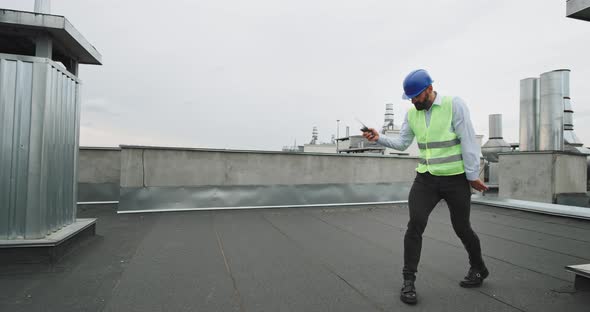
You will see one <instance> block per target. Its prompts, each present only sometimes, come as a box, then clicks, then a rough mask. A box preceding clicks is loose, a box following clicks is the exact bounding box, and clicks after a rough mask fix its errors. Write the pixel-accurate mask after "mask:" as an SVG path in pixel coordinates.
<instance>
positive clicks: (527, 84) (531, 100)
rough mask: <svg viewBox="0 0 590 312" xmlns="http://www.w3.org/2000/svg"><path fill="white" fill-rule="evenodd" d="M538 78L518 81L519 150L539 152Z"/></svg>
mask: <svg viewBox="0 0 590 312" xmlns="http://www.w3.org/2000/svg"><path fill="white" fill-rule="evenodd" d="M539 97H540V93H539V78H526V79H522V80H521V81H520V128H519V142H520V144H519V150H520V151H523V152H527V151H529V152H533V151H537V150H539V126H538V125H539V115H540V112H539V101H540V100H539Z"/></svg>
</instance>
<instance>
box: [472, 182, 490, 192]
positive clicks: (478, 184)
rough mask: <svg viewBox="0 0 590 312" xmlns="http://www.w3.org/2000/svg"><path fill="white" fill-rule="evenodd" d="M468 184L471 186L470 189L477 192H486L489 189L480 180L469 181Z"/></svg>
mask: <svg viewBox="0 0 590 312" xmlns="http://www.w3.org/2000/svg"><path fill="white" fill-rule="evenodd" d="M469 184H471V187H472V188H474V189H475V190H477V191H479V192H483V191H487V190H489V189H490V188H489V187H488V186H487V185H485V184H484V183H483V182H482V181H481V180H480V179H477V180H473V181H469Z"/></svg>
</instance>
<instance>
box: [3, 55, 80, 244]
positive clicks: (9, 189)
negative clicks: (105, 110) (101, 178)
mask: <svg viewBox="0 0 590 312" xmlns="http://www.w3.org/2000/svg"><path fill="white" fill-rule="evenodd" d="M79 99H80V97H79V81H78V80H77V79H76V78H75V77H74V76H72V75H71V74H70V73H68V72H67V71H65V70H64V69H62V68H60V67H59V66H58V65H57V64H55V63H53V62H52V61H50V60H47V59H43V58H35V57H23V56H13V55H6V54H0V122H1V124H0V129H1V133H0V147H1V149H2V153H1V154H0V239H22V238H25V239H29V238H30V239H34V238H42V237H44V236H45V235H47V234H49V233H51V232H53V231H56V230H58V229H60V228H61V227H63V226H66V225H68V224H71V223H72V222H74V221H75V208H76V206H75V203H76V183H75V182H76V181H77V176H76V172H77V171H76V163H75V162H76V160H77V154H78V132H79V129H78V128H79V110H80V100H79Z"/></svg>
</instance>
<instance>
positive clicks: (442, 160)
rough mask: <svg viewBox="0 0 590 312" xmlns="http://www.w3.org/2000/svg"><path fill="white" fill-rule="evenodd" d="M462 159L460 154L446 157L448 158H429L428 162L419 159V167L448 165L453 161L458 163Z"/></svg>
mask: <svg viewBox="0 0 590 312" xmlns="http://www.w3.org/2000/svg"><path fill="white" fill-rule="evenodd" d="M462 159H463V156H461V154H459V155H453V156H448V157H439V158H430V159H429V160H428V161H426V159H424V158H420V164H421V165H426V164H428V165H438V164H444V163H450V162H453V161H459V160H462Z"/></svg>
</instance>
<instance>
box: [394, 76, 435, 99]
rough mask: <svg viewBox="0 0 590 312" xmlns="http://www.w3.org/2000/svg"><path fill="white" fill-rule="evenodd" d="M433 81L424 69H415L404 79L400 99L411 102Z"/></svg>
mask: <svg viewBox="0 0 590 312" xmlns="http://www.w3.org/2000/svg"><path fill="white" fill-rule="evenodd" d="M433 82H434V80H432V78H430V75H429V74H428V72H427V71H426V70H424V69H417V70H414V71H412V72H411V73H409V74H408V75H407V76H406V79H404V94H403V95H402V99H404V100H411V99H412V98H414V97H416V96H417V95H418V94H420V93H421V92H422V91H424V89H426V88H428V86H430V85H431V84H432V83H433Z"/></svg>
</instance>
